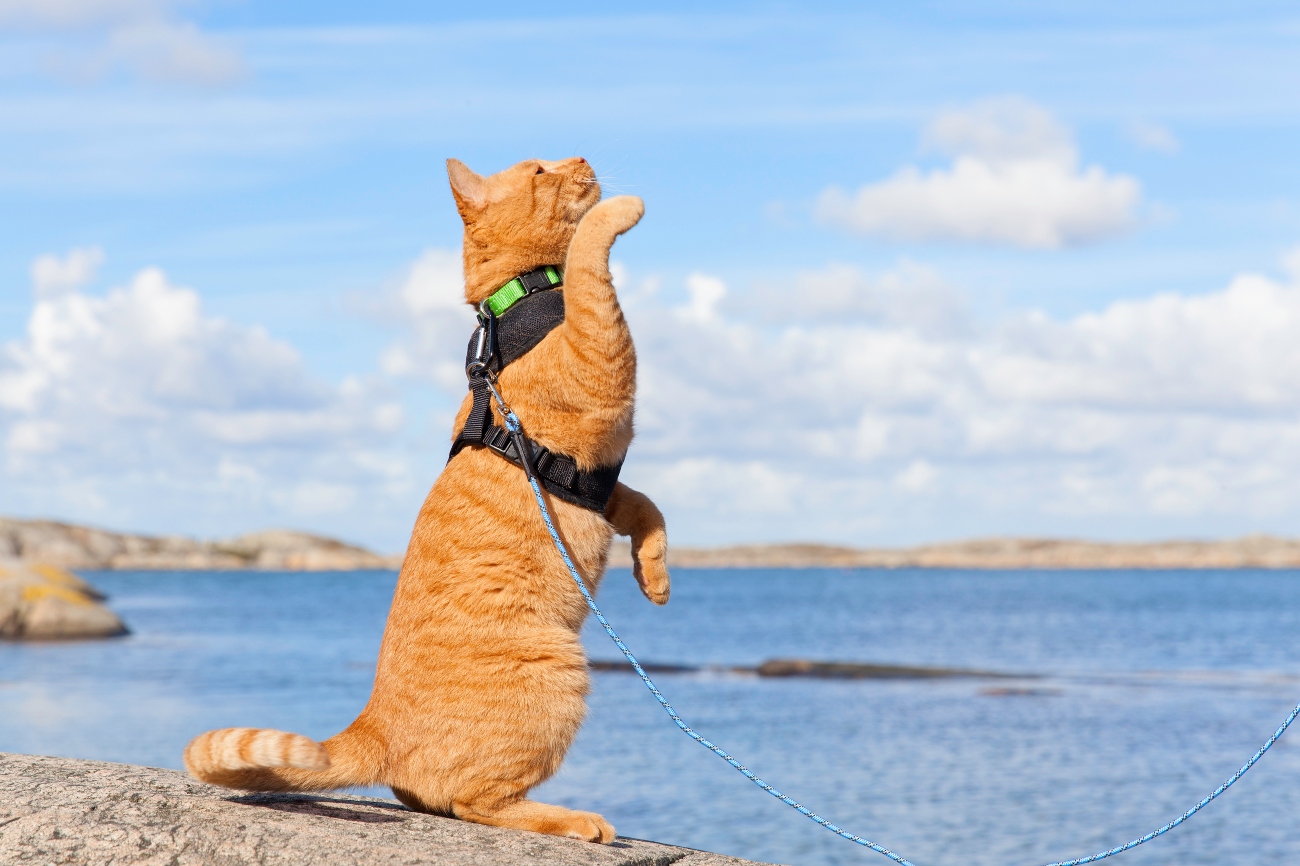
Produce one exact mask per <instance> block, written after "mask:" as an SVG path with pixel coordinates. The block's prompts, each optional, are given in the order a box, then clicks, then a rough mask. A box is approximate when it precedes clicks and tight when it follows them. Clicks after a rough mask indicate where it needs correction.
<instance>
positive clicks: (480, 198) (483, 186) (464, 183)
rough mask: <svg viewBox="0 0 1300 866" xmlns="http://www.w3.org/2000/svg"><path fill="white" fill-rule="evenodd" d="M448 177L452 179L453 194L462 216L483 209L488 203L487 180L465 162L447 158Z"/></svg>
mask: <svg viewBox="0 0 1300 866" xmlns="http://www.w3.org/2000/svg"><path fill="white" fill-rule="evenodd" d="M447 177H448V179H450V180H451V194H452V196H453V197H454V198H455V199H456V209H457V210H458V211H460V213H461V216H468V215H469V214H470V213H473V212H476V211H479V210H482V209H483V206H484V205H485V204H487V182H486V181H484V180H483V178H482V176H481V175H477V174H475V173H474V172H473V171H471V170H470V167H469V166H467V165H466V164H465V163H463V162H461V161H460V160H459V159H449V160H447Z"/></svg>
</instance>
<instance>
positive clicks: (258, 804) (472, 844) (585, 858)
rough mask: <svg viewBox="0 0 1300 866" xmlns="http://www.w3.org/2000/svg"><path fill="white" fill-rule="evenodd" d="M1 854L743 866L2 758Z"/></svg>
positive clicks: (377, 803) (332, 799)
mask: <svg viewBox="0 0 1300 866" xmlns="http://www.w3.org/2000/svg"><path fill="white" fill-rule="evenodd" d="M0 859H3V861H4V862H5V863H7V864H8V863H12V864H42V866H43V864H48V863H60V864H69V866H81V864H86V866H89V864H95V866H99V864H113V866H122V864H159V866H162V864H174V866H191V864H192V866H252V864H257V866H263V864H265V866H306V864H313V866H343V864H347V866H361V864H366V866H386V864H393V866H396V864H403V866H417V864H440V866H485V864H496V866H514V864H520V866H522V864H538V863H545V864H557V866H588V864H590V866H668V864H679V866H744V864H747V863H750V861H747V860H737V859H735V858H732V857H724V856H722V855H719V854H709V853H706V852H703V851H693V850H691V849H689V848H676V847H673V846H669V845H659V844H657V843H654V842H643V841H640V840H637V839H624V838H622V837H620V838H619V839H618V840H617V841H615V842H614V843H613V844H611V845H593V844H591V843H589V842H577V841H573V840H569V839H557V838H555V837H553V836H542V835H538V834H535V833H523V832H519V831H514V830H500V829H497V828H494V827H482V826H479V825H476V824H467V823H464V822H462V821H456V820H452V819H450V818H436V817H433V816H432V815H421V814H418V813H415V812H411V811H409V810H407V809H406V808H405V807H403V806H400V805H398V804H397V803H396V802H392V801H388V800H377V799H372V798H369V797H354V796H350V795H342V794H326V795H316V794H251V795H241V794H239V793H237V792H232V791H228V790H226V789H224V788H214V787H212V786H209V785H204V784H201V783H199V782H196V781H194V780H193V779H190V778H189V777H188V776H186V775H184V774H183V773H178V772H176V771H174V770H156V769H152V768H148V767H135V766H131V765H128V764H105V763H99V762H96V761H76V760H70V759H66V758H45V757H35V756H31V755H12V754H3V753H0Z"/></svg>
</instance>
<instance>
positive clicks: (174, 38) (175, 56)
mask: <svg viewBox="0 0 1300 866" xmlns="http://www.w3.org/2000/svg"><path fill="white" fill-rule="evenodd" d="M178 5H179V4H178V3H177V2H175V0H0V27H4V26H8V27H11V28H20V29H27V30H39V31H46V32H51V33H56V34H65V35H69V36H72V37H77V36H81V37H87V36H89V37H90V38H91V39H92V43H91V47H90V48H89V50H84V48H83V47H82V46H80V45H79V46H78V47H77V48H76V49H74V50H71V51H63V52H61V53H59V54H57V55H55V57H54V58H52V60H51V66H52V67H53V68H55V69H56V70H58V71H59V72H61V73H62V74H64V75H65V76H70V77H74V78H79V79H98V78H101V77H103V76H105V75H107V74H109V73H111V72H112V71H114V70H116V69H125V70H128V71H130V72H132V73H133V74H135V75H138V76H139V77H141V78H144V79H146V80H149V81H157V82H163V83H177V84H189V85H199V86H215V85H221V84H226V83H229V82H231V81H233V80H235V79H238V78H239V77H241V76H242V75H243V74H244V72H245V67H244V62H243V58H242V57H241V56H240V54H239V52H238V51H237V50H236V49H235V48H234V47H233V46H231V45H230V44H228V43H227V42H226V41H224V40H222V39H219V38H216V37H214V36H212V35H210V34H208V33H204V32H203V31H202V30H200V29H199V28H198V27H197V26H196V25H195V24H194V23H192V22H189V21H184V20H181V19H179V18H178V17H177V15H176V12H177V8H176V7H177V6H178Z"/></svg>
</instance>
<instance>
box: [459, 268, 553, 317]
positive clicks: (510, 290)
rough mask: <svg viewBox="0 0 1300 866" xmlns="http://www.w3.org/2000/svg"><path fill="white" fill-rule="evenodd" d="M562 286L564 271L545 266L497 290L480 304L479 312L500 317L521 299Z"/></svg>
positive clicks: (522, 275)
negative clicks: (488, 311) (489, 311)
mask: <svg viewBox="0 0 1300 866" xmlns="http://www.w3.org/2000/svg"><path fill="white" fill-rule="evenodd" d="M562 285H564V270H563V269H562V268H561V267H560V266H559V265H545V266H543V267H540V268H537V269H536V270H533V271H529V272H528V273H526V274H520V275H519V276H517V277H515V278H514V279H513V280H511V281H510V282H508V283H506V284H505V285H504V286H502V287H501V288H499V289H497V290H496V291H495V292H493V293H492V294H491V295H489V296H488V297H487V298H485V299H484V300H483V303H481V304H479V310H480V311H481V312H483V313H486V312H487V310H491V311H492V315H494V316H500V315H501V314H502V313H504V312H505V311H506V310H508V309H510V308H511V307H513V306H514V305H515V302H517V301H518V300H519V299H520V298H524V297H527V296H528V295H531V294H532V293H533V292H540V291H542V290H543V289H553V288H555V287H556V286H562ZM484 308H486V309H484Z"/></svg>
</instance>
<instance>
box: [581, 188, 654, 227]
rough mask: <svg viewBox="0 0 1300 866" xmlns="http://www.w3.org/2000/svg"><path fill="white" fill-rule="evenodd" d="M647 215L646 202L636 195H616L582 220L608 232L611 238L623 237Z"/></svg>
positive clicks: (597, 206)
mask: <svg viewBox="0 0 1300 866" xmlns="http://www.w3.org/2000/svg"><path fill="white" fill-rule="evenodd" d="M644 214H645V202H643V201H641V199H640V198H639V197H638V196H634V195H616V196H614V197H613V198H607V199H605V200H604V201H602V202H601V203H600V204H598V205H596V206H595V207H593V208H592V209H591V210H590V211H588V213H587V215H586V216H585V217H583V218H582V221H583V222H584V223H587V222H590V223H591V224H592V225H594V226H598V227H600V228H602V229H604V230H605V231H606V232H608V233H609V234H610V235H611V236H615V235H621V234H623V232H625V231H627V230H628V229H630V228H632V226H634V225H636V224H637V223H639V222H640V221H641V217H642V216H643V215H644Z"/></svg>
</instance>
